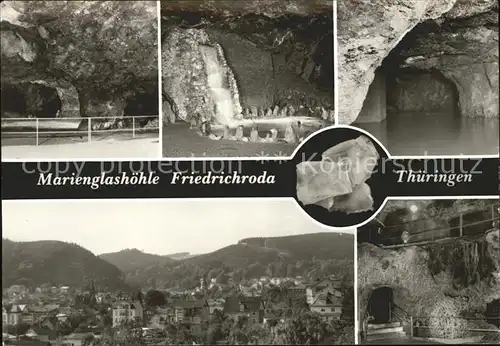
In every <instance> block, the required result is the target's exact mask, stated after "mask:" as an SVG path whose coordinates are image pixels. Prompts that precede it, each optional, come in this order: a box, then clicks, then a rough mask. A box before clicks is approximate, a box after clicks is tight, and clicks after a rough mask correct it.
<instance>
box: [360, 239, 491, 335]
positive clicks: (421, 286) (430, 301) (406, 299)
mask: <svg viewBox="0 0 500 346" xmlns="http://www.w3.org/2000/svg"><path fill="white" fill-rule="evenodd" d="M499 235H500V234H499V231H498V230H497V231H493V232H490V233H489V234H488V235H486V236H485V237H483V238H482V239H480V240H478V241H477V242H476V244H478V245H477V246H482V247H481V249H482V250H480V251H478V247H477V246H476V248H474V247H472V248H471V249H472V250H471V251H470V252H469V251H466V252H464V253H466V254H471V255H474V256H476V255H477V256H479V261H478V262H476V263H474V264H472V265H471V266H470V268H473V270H477V271H481V270H482V269H481V268H482V267H483V266H484V264H483V263H484V262H482V260H486V259H488V260H489V261H491V262H490V263H491V264H490V265H489V268H488V270H489V272H488V273H483V274H482V277H481V280H480V281H475V282H474V283H473V284H469V285H468V286H467V287H463V286H460V287H457V286H456V284H454V283H456V279H455V278H454V276H456V275H455V274H454V272H453V270H454V269H453V268H454V267H455V266H460V265H461V262H460V258H457V257H453V256H452V255H453V253H452V251H449V249H450V248H447V249H448V250H446V249H445V248H440V247H439V244H435V245H431V249H430V248H429V247H426V248H424V247H415V246H413V247H405V248H399V249H397V250H389V249H383V248H379V247H377V246H375V245H371V244H368V243H363V244H360V245H358V309H359V314H358V316H359V318H363V317H364V316H366V315H365V314H366V311H367V305H368V301H369V298H370V295H371V293H372V292H373V290H374V289H376V288H379V287H390V288H392V289H393V292H394V298H393V299H394V303H395V304H396V305H397V306H399V307H400V308H402V309H403V310H405V311H406V312H407V313H408V314H409V315H411V316H420V317H424V318H426V319H427V321H428V323H429V327H430V333H431V336H433V337H438V338H460V337H465V336H467V335H468V333H467V331H465V329H464V327H477V326H478V324H479V325H481V327H483V328H491V326H489V325H487V324H485V323H483V322H481V323H479V322H474V321H470V320H465V319H464V317H465V316H469V317H470V314H474V313H475V314H477V315H476V317H481V316H483V317H484V314H485V313H486V304H487V303H488V302H491V301H493V300H495V299H498V298H499V297H500V280H499V279H500V251H499V250H500V243H499V242H498V240H499ZM455 245H456V247H454V248H455V249H457V248H461V244H460V243H457V244H455ZM434 246H437V247H436V248H434ZM432 249H434V250H436V251H438V252H440V253H441V256H445V257H446V256H448V257H449V258H452V260H451V261H449V262H448V263H447V264H446V265H445V267H443V268H442V270H435V268H434V267H432V266H430V265H429V263H430V260H431V254H430V251H431V250H432ZM444 251H448V252H449V254H448V255H446V254H444ZM464 261H465V259H462V263H465V262H464ZM430 268H433V271H434V272H431V269H430Z"/></svg>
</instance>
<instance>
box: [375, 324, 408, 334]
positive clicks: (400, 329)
mask: <svg viewBox="0 0 500 346" xmlns="http://www.w3.org/2000/svg"><path fill="white" fill-rule="evenodd" d="M399 332H403V327H401V326H400V327H392V328H383V329H372V330H368V331H367V333H366V334H367V335H376V334H384V333H399Z"/></svg>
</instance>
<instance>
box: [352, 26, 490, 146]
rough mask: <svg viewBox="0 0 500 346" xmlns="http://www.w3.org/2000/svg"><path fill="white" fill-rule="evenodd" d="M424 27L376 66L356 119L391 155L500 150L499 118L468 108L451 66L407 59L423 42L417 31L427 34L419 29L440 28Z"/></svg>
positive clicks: (408, 35)
mask: <svg viewBox="0 0 500 346" xmlns="http://www.w3.org/2000/svg"><path fill="white" fill-rule="evenodd" d="M419 28H420V29H417V28H416V29H414V31H415V30H416V31H415V32H410V33H409V34H407V35H406V36H405V38H404V39H403V40H401V42H400V43H399V44H398V45H397V46H396V47H395V48H394V49H393V50H392V51H391V52H390V53H389V55H388V56H387V57H386V58H385V59H384V60H383V62H382V64H381V65H380V66H379V67H378V69H377V70H376V71H375V77H374V79H373V81H372V83H371V85H370V87H369V90H368V93H367V95H366V97H365V100H364V103H363V107H362V110H361V112H360V113H359V115H358V117H357V119H356V120H355V124H356V125H357V126H358V127H361V128H363V129H364V130H367V131H369V132H371V133H372V134H373V135H375V136H376V137H377V138H379V139H380V141H381V142H382V144H383V145H384V146H385V147H386V148H387V149H388V150H389V151H390V152H391V154H392V155H426V154H430V155H458V154H469V155H485V154H498V150H499V147H498V131H499V125H498V118H496V119H495V118H484V117H479V118H478V117H476V118H474V117H471V114H466V113H464V112H465V109H466V105H463V104H461V102H464V101H465V100H464V96H463V95H461V94H460V93H459V88H460V90H463V89H464V88H463V86H461V85H460V84H458V82H456V81H455V79H456V78H454V77H451V76H452V75H450V74H449V73H450V72H449V71H446V70H445V69H438V68H436V67H433V66H430V67H429V69H421V68H416V67H414V66H410V65H409V64H408V63H407V58H408V56H409V53H408V52H411V51H412V49H417V48H418V47H417V46H416V45H418V44H419V43H418V42H419V41H417V39H416V37H418V36H419V35H420V36H422V35H423V34H422V33H421V32H417V31H418V30H422V28H424V29H425V28H427V29H428V30H431V32H432V30H436V28H434V27H431V28H429V27H425V26H424V27H422V26H419ZM432 53H434V52H432ZM436 53H437V52H436ZM429 54H430V53H429ZM410 56H411V55H410ZM423 66H426V65H423ZM448 77H450V78H448ZM471 83H474V81H472V80H471ZM461 92H462V93H463V91H461Z"/></svg>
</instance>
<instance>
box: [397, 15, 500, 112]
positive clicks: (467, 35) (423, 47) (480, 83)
mask: <svg viewBox="0 0 500 346" xmlns="http://www.w3.org/2000/svg"><path fill="white" fill-rule="evenodd" d="M482 16H483V17H485V18H484V19H483V20H478V19H477V18H481V17H482ZM482 16H479V17H476V18H474V20H475V21H472V20H466V21H464V22H458V21H455V22H454V25H455V26H453V25H450V26H449V27H445V28H444V30H442V31H440V32H438V33H432V34H431V35H427V36H426V37H420V36H418V37H417V38H416V42H415V45H414V48H411V49H410V50H409V51H408V52H405V53H404V54H403V56H405V57H406V60H405V63H404V66H411V67H416V68H419V69H422V70H427V71H428V70H437V71H440V72H441V73H442V74H443V75H444V76H446V77H447V78H448V79H449V80H450V81H452V82H453V84H454V85H455V87H456V88H457V90H458V95H459V106H460V111H461V113H462V114H463V115H464V116H466V117H487V118H493V117H498V114H499V113H498V104H499V92H498V88H499V77H498V28H496V29H492V28H488V27H485V26H480V25H488V22H490V24H494V23H495V22H496V25H498V17H497V18H496V20H495V19H494V18H490V17H489V16H485V15H482ZM459 25H460V26H459ZM462 25H464V27H462ZM475 25H478V26H477V27H475ZM429 52H431V54H430V53H429Z"/></svg>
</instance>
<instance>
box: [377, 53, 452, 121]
mask: <svg viewBox="0 0 500 346" xmlns="http://www.w3.org/2000/svg"><path fill="white" fill-rule="evenodd" d="M388 64H389V65H391V64H390V63H388ZM382 68H383V71H384V73H385V75H386V92H387V117H388V120H391V118H392V117H393V116H400V115H404V114H405V113H410V114H413V113H419V116H445V117H452V118H453V117H459V116H460V109H459V96H458V90H457V88H456V86H455V85H454V84H453V83H452V82H451V81H450V80H449V79H447V78H446V77H445V76H444V75H443V74H442V73H441V72H439V71H437V70H429V71H425V70H420V69H416V68H396V69H391V68H389V67H386V66H384V65H383V67H382Z"/></svg>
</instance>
